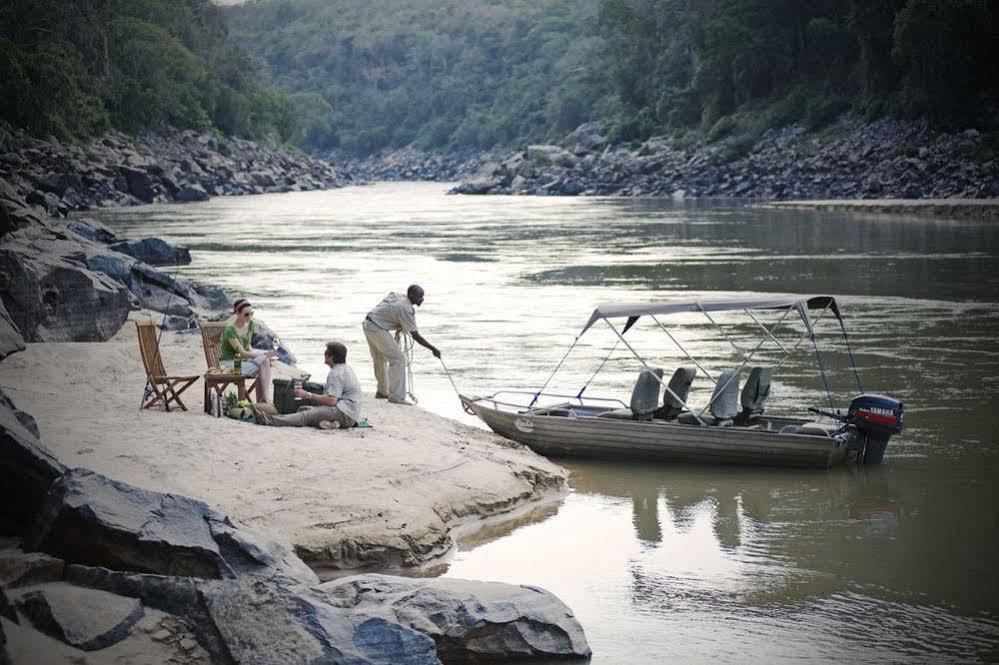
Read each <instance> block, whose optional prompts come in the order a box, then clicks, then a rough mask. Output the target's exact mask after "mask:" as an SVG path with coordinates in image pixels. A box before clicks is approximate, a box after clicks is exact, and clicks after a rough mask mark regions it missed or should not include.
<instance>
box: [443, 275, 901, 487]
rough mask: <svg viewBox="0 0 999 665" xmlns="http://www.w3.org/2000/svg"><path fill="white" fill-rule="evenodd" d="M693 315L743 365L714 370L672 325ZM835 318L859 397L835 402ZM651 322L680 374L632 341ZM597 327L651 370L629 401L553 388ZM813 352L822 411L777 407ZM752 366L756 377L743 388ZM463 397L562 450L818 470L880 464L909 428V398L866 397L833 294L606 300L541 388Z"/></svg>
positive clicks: (514, 429)
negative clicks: (702, 386)
mask: <svg viewBox="0 0 999 665" xmlns="http://www.w3.org/2000/svg"><path fill="white" fill-rule="evenodd" d="M719 312H724V313H725V314H723V315H719V314H717V313H719ZM691 314H696V315H701V316H703V317H705V318H706V320H707V321H708V322H709V323H710V324H711V326H713V327H714V328H715V329H717V331H718V332H720V334H721V335H722V336H723V337H724V339H725V340H726V341H727V343H728V345H730V346H731V347H732V349H733V351H734V354H733V355H734V358H735V360H733V361H732V365H731V366H730V367H728V368H726V369H723V370H721V371H714V370H711V369H709V368H707V367H705V365H704V363H702V362H700V361H698V360H697V359H696V358H694V356H693V355H692V354H691V353H690V352H689V351H688V350H687V348H685V346H684V345H683V344H682V343H681V341H680V339H679V338H680V335H678V334H676V331H675V330H671V328H670V326H668V325H667V323H668V322H669V318H670V317H674V316H685V317H686V318H688V319H689V317H690V315H691ZM732 318H736V319H743V321H742V322H743V323H745V322H747V321H748V322H749V323H750V324H751V325H752V326H753V329H754V330H755V329H757V328H759V329H761V330H762V332H761V334H760V336H759V339H758V340H757V342H756V344H755V346H746V345H745V344H743V345H740V344H739V343H738V342H737V339H736V338H737V337H738V335H735V334H729V332H728V331H726V327H725V326H723V325H722V322H721V321H720V320H719V319H732ZM773 318H776V320H774V321H771V320H770V319H773ZM829 320H835V321H836V322H838V324H839V326H838V328H839V331H840V332H841V333H842V340H843V342H844V343H845V348H846V350H847V351H848V353H849V362H850V366H851V367H852V374H853V378H854V379H855V381H856V389H857V390H856V393H852V390H851V393H852V394H854V395H855V396H853V397H852V399H850V401H849V403H848V404H846V406H845V407H842V408H838V407H837V406H836V404H835V399H834V397H833V394H832V392H831V390H830V386H829V376H828V372H827V367H826V364H825V362H824V361H823V354H822V352H821V351H820V347H819V344H818V342H817V329H818V327H819V325H820V324H824V322H826V321H829ZM640 321H643V322H644V321H649V322H650V323H652V324H654V325H656V326H658V328H659V329H661V331H662V332H664V333H665V334H666V337H667V338H668V339H669V340H670V341H671V342H672V344H673V345H674V346H676V348H677V349H678V351H679V354H678V355H679V356H681V357H682V360H681V361H680V362H682V363H683V364H682V365H681V366H679V367H677V368H676V369H675V371H673V372H672V375H670V376H667V375H666V373H665V372H664V371H663V369H662V368H660V367H654V366H653V365H652V364H650V362H649V361H648V360H647V359H646V358H645V357H644V356H643V355H642V354H640V353H639V352H638V351H637V350H636V349H635V348H634V347H633V345H632V344H631V343H630V342H629V339H628V337H627V336H626V335H627V333H628V332H629V331H630V330H631V329H632V328H634V327H635V326H636V324H638V323H639V322H640ZM598 324H604V325H606V326H608V327H609V328H610V329H611V330H612V331H613V332H614V340H615V342H614V349H616V348H618V346H619V345H623V346H624V347H625V348H626V349H627V350H628V351H630V353H631V354H632V356H633V357H634V358H635V359H636V360H637V362H638V364H639V365H640V368H639V374H638V379H637V381H636V383H635V386H634V388H633V390H632V394H631V400H630V402H629V403H625V402H624V401H623V400H621V399H618V398H609V397H592V396H590V395H587V394H586V389H587V387H588V385H589V383H590V381H588V382H587V383H586V385H584V386H583V387H582V388H581V389H580V390H579V391H578V393H576V394H555V393H549V392H546V389H547V387H548V385H549V384H550V383H551V380H552V378H553V377H554V376H555V374H556V373H557V372H558V371H559V369H560V368H561V367H562V366H563V365H564V363H565V362H566V360H567V359H568V358H569V356H570V354H571V352H572V351H573V349H574V348H575V347H576V346H577V344H578V343H579V341H580V339H581V338H582V337H583V336H584V335H585V334H586V333H587V332H588V331H590V330H592V329H593V327H594V326H596V325H598ZM731 325H735V324H730V325H729V327H731ZM789 333H790V334H793V337H788V334H789ZM837 337H839V334H838V333H837ZM802 347H804V349H805V351H807V353H808V354H809V355H811V354H812V353H814V357H815V360H816V364H817V371H816V373H815V377H816V379H821V384H822V387H823V388H824V392H825V395H826V397H827V403H826V404H823V405H822V406H823V408H816V407H814V406H811V407H807V406H806V407H805V409H803V411H804V413H797V414H793V413H792V414H787V415H784V414H781V415H774V414H771V413H769V412H768V410H767V402H768V399H769V396H770V393H771V390H772V388H773V386H774V385H776V384H775V383H774V376H775V373H776V372H777V371H778V370H779V369H780V366H781V365H782V364H783V363H784V362H785V361H786V360H787V359H788V358H790V357H792V356H794V355H795V354H797V353H799V352H801V349H802ZM614 349H612V350H611V353H614ZM774 354H776V355H777V359H778V361H777V362H774V363H772V364H768V365H763V364H757V363H758V362H759V359H760V357H761V356H766V357H767V359H768V360H769V359H770V357H771V356H773V355H774ZM607 357H608V358H609V357H610V354H608V356H607ZM606 361H607V358H605V359H604V363H606ZM602 367H603V364H601V368H602ZM599 371H600V368H598V370H597V372H599ZM744 372H746V373H747V378H746V381H745V383H744V384H742V389H741V391H740V384H741V383H742V376H743V373H744ZM595 375H596V373H594V376H595ZM695 379H697V380H707V381H710V382H711V383H712V384H713V389H712V392H711V397H710V399H709V400H708V402H707V404H704V405H701V406H693V405H691V404H689V403H688V398H689V397H690V391H691V385H692V384H693V382H694V380H695ZM591 381H592V378H591ZM851 384H852V382H851ZM660 395H661V396H660ZM459 397H460V399H461V401H462V405H463V407H464V408H465V410H466V411H467V412H469V413H472V414H474V415H476V416H477V417H479V418H480V419H481V420H482V421H483V422H485V424H486V425H488V426H489V428H490V429H492V430H493V431H494V432H496V433H497V434H500V435H502V436H504V437H506V438H508V439H512V440H514V441H518V442H520V443H523V444H525V445H527V446H529V447H530V448H531V449H532V450H534V451H535V452H538V453H540V454H542V455H547V456H551V457H562V456H569V457H593V458H604V459H613V460H626V459H646V460H663V461H670V462H693V463H702V464H703V463H707V464H737V465H761V466H791V467H816V468H828V467H831V466H834V465H838V464H844V463H847V462H855V463H858V464H880V463H881V462H882V459H883V456H884V453H885V449H886V447H887V445H888V441H889V439H890V438H891V437H892V436H893V435H896V434H898V433H900V432H901V431H902V427H903V412H904V408H903V404H902V403H901V402H900V401H898V400H895V399H893V398H891V397H887V396H885V395H880V394H874V393H865V392H864V390H863V387H862V384H861V377H860V372H859V370H858V369H857V364H856V360H855V356H854V353H853V349H852V347H851V346H850V340H849V337H848V335H847V332H846V326H845V323H844V320H843V315H842V312H841V309H840V305H839V303H838V302H837V301H836V299H835V298H834V297H833V296H821V295H820V296H788V297H762V298H743V299H738V298H713V299H689V300H686V299H685V300H664V301H659V302H651V303H638V304H629V303H612V304H607V305H601V306H598V307H597V308H596V309H595V310H594V311H593V313H592V314H591V316H590V318H589V320H588V321H587V322H586V324H585V325H584V326H583V329H582V331H581V332H580V333H579V334H578V335H577V336H576V338H575V340H574V341H573V343H572V345H571V346H570V347H569V349H568V351H566V353H565V355H564V356H563V357H562V360H561V361H560V362H559V363H558V365H557V366H556V368H555V370H554V371H553V372H552V374H551V376H549V377H548V380H547V381H545V382H544V384H543V385H542V387H541V388H540V389H539V390H503V391H500V392H496V393H493V394H491V395H489V396H486V397H478V396H468V395H464V394H460V395H459Z"/></svg>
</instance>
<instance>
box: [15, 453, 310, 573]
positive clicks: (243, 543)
mask: <svg viewBox="0 0 999 665" xmlns="http://www.w3.org/2000/svg"><path fill="white" fill-rule="evenodd" d="M25 549H26V550H29V551H30V550H38V551H42V552H46V553H48V554H52V555H53V556H58V557H60V558H62V559H65V560H66V561H68V562H70V563H80V564H86V565H90V566H103V567H105V568H111V569H114V570H123V571H133V572H142V573H155V574H160V575H188V576H193V577H212V578H218V577H233V576H235V575H237V574H252V575H256V576H264V577H278V578H282V579H289V580H294V581H295V582H296V583H302V584H313V583H315V582H317V581H318V580H317V578H316V576H315V574H314V573H313V572H312V571H311V570H310V569H309V568H308V567H307V566H306V565H305V564H304V563H303V562H302V561H301V559H299V558H298V557H297V556H296V555H295V554H294V553H293V552H291V550H290V549H288V548H287V547H285V546H284V545H282V544H280V543H277V542H274V541H270V540H268V539H265V538H262V537H260V536H257V535H256V534H254V533H252V532H250V531H247V530H245V529H242V528H240V527H237V526H236V525H234V524H233V523H232V522H231V521H229V519H228V518H227V517H225V516H224V515H221V514H219V513H218V512H216V511H214V510H212V509H211V508H209V507H208V506H207V505H205V504H204V503H203V502H201V501H197V500H195V499H190V498H188V497H184V496H180V495H176V494H164V493H161V492H152V491H149V490H144V489H141V488H138V487H135V486H133V485H129V484H127V483H123V482H119V481H116V480H112V479H110V478H107V477H106V476H102V475H100V474H97V473H94V472H93V471H89V470H87V469H73V470H72V471H70V472H68V473H66V474H65V475H64V476H63V477H62V478H60V479H59V480H58V481H57V482H56V483H54V484H53V485H52V488H51V490H50V491H49V493H48V495H47V496H46V497H45V501H44V502H43V504H42V505H41V507H40V508H39V510H38V515H37V517H36V519H35V521H34V523H33V525H32V528H31V530H30V531H29V533H28V535H27V537H26V538H25Z"/></svg>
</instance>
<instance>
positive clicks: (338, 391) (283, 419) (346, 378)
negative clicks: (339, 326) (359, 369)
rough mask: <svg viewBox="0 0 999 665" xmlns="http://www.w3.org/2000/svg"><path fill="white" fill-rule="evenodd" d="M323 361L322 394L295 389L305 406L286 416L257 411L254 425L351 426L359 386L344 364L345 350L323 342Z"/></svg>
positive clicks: (359, 395)
mask: <svg viewBox="0 0 999 665" xmlns="http://www.w3.org/2000/svg"><path fill="white" fill-rule="evenodd" d="M323 355H324V360H325V362H326V364H327V365H329V366H330V373H329V375H327V377H326V387H325V389H324V393H325V394H323V395H314V394H312V393H310V392H308V391H307V390H302V389H301V388H295V397H297V398H300V399H303V400H305V402H306V404H305V405H304V406H303V407H302V408H300V409H299V410H298V413H291V414H288V415H286V416H272V415H268V414H266V413H263V412H261V411H259V410H257V409H254V410H253V420H254V421H255V422H256V423H257V424H258V425H273V426H275V427H319V428H320V429H339V428H344V429H346V428H347V427H353V426H354V425H356V424H357V420H358V418H360V417H361V400H362V393H361V384H360V382H359V381H358V380H357V376H356V375H355V374H354V370H352V369H351V368H350V365H348V364H347V347H346V346H344V345H343V344H341V343H340V342H327V343H326V353H325V354H323Z"/></svg>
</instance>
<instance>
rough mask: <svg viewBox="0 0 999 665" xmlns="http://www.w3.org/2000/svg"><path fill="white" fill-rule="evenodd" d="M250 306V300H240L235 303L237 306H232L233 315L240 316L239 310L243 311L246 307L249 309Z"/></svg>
mask: <svg viewBox="0 0 999 665" xmlns="http://www.w3.org/2000/svg"><path fill="white" fill-rule="evenodd" d="M249 306H250V301H249V300H247V299H246V298H240V299H239V300H237V301H236V302H235V304H233V306H232V313H233V314H239V310H241V309H243V308H244V307H249Z"/></svg>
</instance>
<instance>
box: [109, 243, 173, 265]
mask: <svg viewBox="0 0 999 665" xmlns="http://www.w3.org/2000/svg"><path fill="white" fill-rule="evenodd" d="M111 249H112V250H114V251H116V252H121V253H122V254H127V255H128V256H131V257H133V258H136V259H139V260H140V261H142V262H144V263H148V264H149V265H151V266H177V265H187V264H189V263H190V262H191V252H190V251H189V250H188V249H187V248H186V247H181V246H179V245H171V244H170V243H168V242H167V241H165V240H162V239H160V238H143V239H142V240H131V241H122V242H117V243H115V244H113V245H111Z"/></svg>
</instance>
